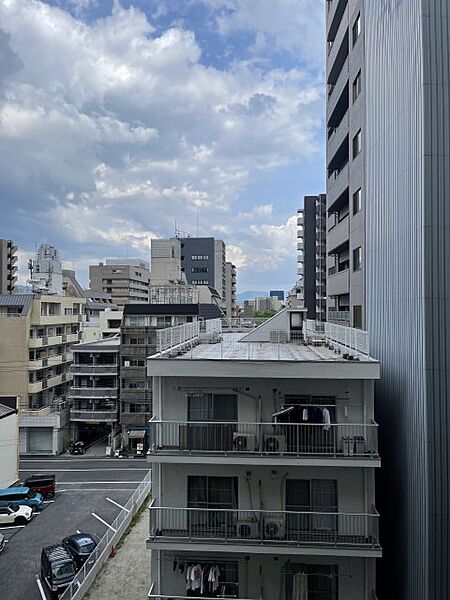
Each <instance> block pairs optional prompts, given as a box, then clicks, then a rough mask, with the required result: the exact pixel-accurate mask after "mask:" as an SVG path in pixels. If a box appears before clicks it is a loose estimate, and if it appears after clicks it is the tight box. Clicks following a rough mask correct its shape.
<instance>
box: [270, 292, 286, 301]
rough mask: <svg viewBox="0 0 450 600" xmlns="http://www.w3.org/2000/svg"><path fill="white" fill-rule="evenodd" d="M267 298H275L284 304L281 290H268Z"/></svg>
mask: <svg viewBox="0 0 450 600" xmlns="http://www.w3.org/2000/svg"><path fill="white" fill-rule="evenodd" d="M269 296H270V297H271V298H277V299H278V300H281V301H282V302H284V292H283V290H270V292H269Z"/></svg>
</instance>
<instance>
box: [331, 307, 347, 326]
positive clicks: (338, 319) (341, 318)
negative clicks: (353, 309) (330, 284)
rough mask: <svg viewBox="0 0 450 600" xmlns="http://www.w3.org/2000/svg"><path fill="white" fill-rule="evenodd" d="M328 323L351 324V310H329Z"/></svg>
mask: <svg viewBox="0 0 450 600" xmlns="http://www.w3.org/2000/svg"><path fill="white" fill-rule="evenodd" d="M328 321H331V322H333V323H348V324H350V311H349V310H329V311H328Z"/></svg>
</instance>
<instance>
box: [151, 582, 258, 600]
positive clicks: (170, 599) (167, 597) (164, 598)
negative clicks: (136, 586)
mask: <svg viewBox="0 0 450 600" xmlns="http://www.w3.org/2000/svg"><path fill="white" fill-rule="evenodd" d="M155 587H156V584H155V583H152V584H151V586H150V589H149V591H148V594H147V598H157V599H158V600H189V599H190V598H192V596H174V595H173V594H157V593H156V592H154V589H155ZM226 597H227V598H235V599H236V600H249V599H247V598H246V599H244V598H241V597H240V596H226ZM202 598H203V600H217V596H216V597H215V598H209V597H206V596H202ZM258 600H262V597H261V596H260V598H259V599H258Z"/></svg>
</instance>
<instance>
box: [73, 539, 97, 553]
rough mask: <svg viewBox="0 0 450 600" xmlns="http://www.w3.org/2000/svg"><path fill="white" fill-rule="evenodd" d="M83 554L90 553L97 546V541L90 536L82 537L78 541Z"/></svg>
mask: <svg viewBox="0 0 450 600" xmlns="http://www.w3.org/2000/svg"><path fill="white" fill-rule="evenodd" d="M77 544H78V548H79V550H80V552H81V554H89V553H91V552H92V550H94V548H95V542H94V541H93V540H91V539H90V538H82V539H80V540H78V541H77Z"/></svg>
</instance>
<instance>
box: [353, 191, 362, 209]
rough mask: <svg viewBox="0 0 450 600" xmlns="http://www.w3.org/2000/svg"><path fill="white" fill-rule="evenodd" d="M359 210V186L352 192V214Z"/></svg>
mask: <svg viewBox="0 0 450 600" xmlns="http://www.w3.org/2000/svg"><path fill="white" fill-rule="evenodd" d="M360 210H361V188H359V189H358V190H356V192H355V193H354V194H353V214H354V215H356V214H357V213H359V211H360Z"/></svg>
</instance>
